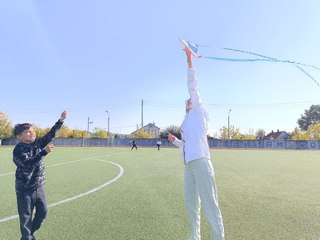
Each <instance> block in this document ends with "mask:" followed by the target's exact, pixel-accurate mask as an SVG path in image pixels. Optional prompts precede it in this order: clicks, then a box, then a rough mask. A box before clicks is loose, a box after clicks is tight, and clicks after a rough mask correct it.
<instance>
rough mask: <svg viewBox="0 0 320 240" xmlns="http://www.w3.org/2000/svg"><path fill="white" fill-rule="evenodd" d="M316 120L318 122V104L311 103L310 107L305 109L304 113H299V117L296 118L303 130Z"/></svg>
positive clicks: (319, 114) (319, 116) (319, 115)
mask: <svg viewBox="0 0 320 240" xmlns="http://www.w3.org/2000/svg"><path fill="white" fill-rule="evenodd" d="M316 122H320V105H311V107H310V109H309V110H308V109H306V110H305V111H304V114H301V117H300V118H299V119H298V125H299V127H300V129H301V130H304V131H306V130H307V129H308V127H309V126H310V125H312V124H313V123H316Z"/></svg>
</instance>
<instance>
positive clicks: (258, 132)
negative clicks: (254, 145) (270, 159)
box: [256, 129, 266, 140]
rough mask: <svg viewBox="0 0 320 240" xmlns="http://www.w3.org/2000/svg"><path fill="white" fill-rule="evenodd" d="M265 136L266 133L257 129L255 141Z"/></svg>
mask: <svg viewBox="0 0 320 240" xmlns="http://www.w3.org/2000/svg"><path fill="white" fill-rule="evenodd" d="M265 136H266V131H265V130H263V129H258V130H257V131H256V139H258V140H262V139H263V138H264V137H265Z"/></svg>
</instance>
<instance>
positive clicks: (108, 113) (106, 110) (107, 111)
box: [106, 110, 110, 136]
mask: <svg viewBox="0 0 320 240" xmlns="http://www.w3.org/2000/svg"><path fill="white" fill-rule="evenodd" d="M106 113H107V114H108V136H109V126H110V114H109V112H108V110H106Z"/></svg>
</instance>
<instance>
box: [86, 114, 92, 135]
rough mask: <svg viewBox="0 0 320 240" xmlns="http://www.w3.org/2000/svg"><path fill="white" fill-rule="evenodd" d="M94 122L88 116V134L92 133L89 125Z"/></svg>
mask: <svg viewBox="0 0 320 240" xmlns="http://www.w3.org/2000/svg"><path fill="white" fill-rule="evenodd" d="M92 123H93V121H91V122H90V117H88V127H87V132H88V134H89V133H90V132H89V130H90V128H89V126H90V124H92Z"/></svg>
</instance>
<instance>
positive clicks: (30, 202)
mask: <svg viewBox="0 0 320 240" xmlns="http://www.w3.org/2000/svg"><path fill="white" fill-rule="evenodd" d="M16 194H17V205H18V213H19V218H20V231H21V239H20V240H35V239H36V238H35V237H34V236H33V234H34V232H35V231H37V230H38V229H39V228H40V226H41V223H42V222H43V221H44V219H45V218H46V216H47V213H48V207H47V203H46V194H45V191H44V188H43V186H40V187H39V188H38V189H36V190H33V191H32V190H31V191H19V190H17V191H16ZM34 209H35V210H36V212H35V215H34V218H33V219H32V213H33V210H34Z"/></svg>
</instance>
